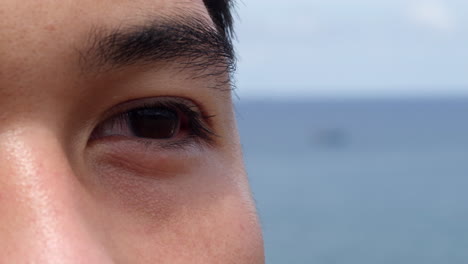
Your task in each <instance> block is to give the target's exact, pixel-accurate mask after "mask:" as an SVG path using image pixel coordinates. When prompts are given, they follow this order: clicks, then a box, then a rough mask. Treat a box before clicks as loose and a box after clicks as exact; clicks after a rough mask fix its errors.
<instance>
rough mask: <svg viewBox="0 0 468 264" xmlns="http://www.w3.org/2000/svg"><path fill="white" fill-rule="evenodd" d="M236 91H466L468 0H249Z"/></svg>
mask: <svg viewBox="0 0 468 264" xmlns="http://www.w3.org/2000/svg"><path fill="white" fill-rule="evenodd" d="M237 7H238V8H237V9H238V14H239V19H238V21H237V34H238V43H237V44H236V45H237V51H238V53H239V57H240V61H239V71H238V74H237V80H238V82H237V83H238V87H239V90H238V94H239V95H240V96H241V97H251V96H262V97H263V96H265V95H270V96H296V97H297V96H300V97H302V96H306V95H307V96H319V95H325V96H334V95H345V96H349V95H351V96H369V95H370V96H382V95H383V96H386V95H423V96H427V95H439V94H461V93H464V94H468V15H467V14H468V1H467V0H289V1H285V0H281V1H280V0H251V1H247V0H244V1H243V2H241V1H238V4H237Z"/></svg>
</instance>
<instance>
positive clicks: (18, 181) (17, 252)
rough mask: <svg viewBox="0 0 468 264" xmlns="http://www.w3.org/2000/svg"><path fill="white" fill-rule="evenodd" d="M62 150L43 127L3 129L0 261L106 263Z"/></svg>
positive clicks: (0, 180)
mask: <svg viewBox="0 0 468 264" xmlns="http://www.w3.org/2000/svg"><path fill="white" fill-rule="evenodd" d="M62 149H63V148H61V147H60V144H59V143H58V140H56V139H55V138H54V136H53V135H51V134H50V133H48V132H46V131H41V130H40V129H29V130H28V129H23V130H14V131H9V132H6V133H2V134H0V189H1V190H2V191H1V193H0V214H2V217H0V237H1V239H0V262H1V263H3V261H6V260H7V261H8V262H9V263H23V262H28V263H29V262H34V263H36V262H39V263H81V262H83V261H85V262H87V263H91V262H90V261H99V262H100V263H105V262H107V261H105V258H104V254H103V253H102V250H100V245H99V243H98V242H97V240H94V239H93V237H92V233H90V231H89V228H87V226H86V224H85V222H84V221H83V215H82V214H81V213H80V210H79V208H80V206H79V200H78V198H77V197H79V195H78V193H79V192H80V188H79V187H80V186H79V183H78V181H77V180H76V178H75V177H74V175H73V172H72V170H71V169H70V167H69V166H68V165H67V164H68V162H67V159H66V156H65V155H63V151H62ZM2 251H3V252H2ZM2 258H4V259H3V260H2ZM83 258H86V260H84V259H83ZM92 259H94V260H92ZM98 259H99V260H98ZM14 260H17V261H18V262H15V261H14ZM12 261H13V262H12Z"/></svg>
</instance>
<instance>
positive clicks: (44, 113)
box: [0, 0, 264, 264]
mask: <svg viewBox="0 0 468 264" xmlns="http://www.w3.org/2000/svg"><path fill="white" fill-rule="evenodd" d="M183 10H188V11H186V12H187V14H190V15H191V16H195V17H197V18H199V19H202V20H204V21H206V22H207V23H209V24H212V21H211V20H210V18H209V15H208V13H207V10H206V8H205V6H204V5H203V3H202V1H200V0H172V1H169V0H168V1H165V0H152V1H145V0H118V1H116V0H114V1H111V0H79V1H78V0H41V1H34V0H24V1H17V0H4V1H2V3H1V4H0V17H1V18H2V19H1V20H0V62H1V63H0V174H1V175H0V190H1V192H0V212H1V214H2V216H1V217H0V238H1V239H0V262H1V263H171V264H176V263H204V264H207V263H237V264H238V263H264V257H263V243H262V237H261V232H260V228H259V224H258V220H257V216H256V212H255V207H254V204H253V202H252V198H251V196H250V190H249V187H248V182H247V177H246V173H245V170H244V167H243V162H242V158H241V151H240V144H239V138H238V135H237V132H236V131H237V130H236V125H235V119H234V114H233V110H232V104H231V96H230V92H226V91H221V90H226V89H212V88H207V87H209V86H211V84H214V83H216V82H217V81H219V80H217V78H220V77H219V76H218V77H213V76H205V77H203V78H193V76H194V74H193V72H189V71H185V70H180V68H178V67H177V64H175V63H171V62H160V63H155V64H151V65H144V66H128V67H123V68H119V69H118V70H107V71H103V72H100V73H99V74H84V73H83V69H82V68H81V66H80V65H79V59H80V56H79V52H77V50H79V49H81V47H83V46H85V44H86V43H87V40H88V39H89V32H90V31H91V30H92V29H93V28H96V27H100V28H115V27H119V26H122V25H123V24H125V23H138V22H139V21H140V20H143V19H146V18H148V17H149V16H152V17H158V16H164V17H166V18H167V17H169V18H170V17H171V16H176V15H177V16H180V15H181V12H182V13H183V12H184V11H183ZM224 85H225V86H226V87H225V88H229V87H227V86H228V84H224ZM162 96H163V97H176V98H184V99H186V100H189V101H191V102H193V103H194V104H195V105H197V107H199V108H200V109H201V111H205V112H206V113H209V114H213V115H215V117H213V118H211V119H210V124H211V126H212V129H213V130H214V132H215V133H216V134H217V135H218V136H217V137H216V139H215V142H214V143H212V144H202V143H200V144H198V143H195V144H191V145H188V146H184V147H179V148H174V147H173V148H168V147H163V143H164V142H163V143H161V142H159V143H158V142H156V143H154V142H153V143H151V142H146V141H145V142H144V143H142V141H141V140H138V139H135V138H132V137H109V138H102V139H99V140H90V135H91V134H92V132H93V130H94V129H95V127H96V126H97V125H98V124H100V123H101V122H102V121H103V120H105V119H106V118H107V116H106V113H108V111H113V109H115V107H116V106H118V105H121V104H122V103H125V102H129V101H132V102H134V101H136V102H138V100H141V99H145V98H158V97H162ZM180 137H183V135H181V136H180Z"/></svg>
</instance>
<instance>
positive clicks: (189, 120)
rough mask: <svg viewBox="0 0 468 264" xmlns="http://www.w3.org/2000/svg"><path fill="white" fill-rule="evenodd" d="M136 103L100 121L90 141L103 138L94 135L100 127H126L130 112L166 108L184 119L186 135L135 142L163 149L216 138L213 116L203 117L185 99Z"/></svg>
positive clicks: (147, 100) (151, 100)
mask: <svg viewBox="0 0 468 264" xmlns="http://www.w3.org/2000/svg"><path fill="white" fill-rule="evenodd" d="M138 101H139V100H136V101H135V102H133V101H132V103H131V106H127V107H126V104H124V105H122V106H121V107H117V108H120V109H118V110H117V111H115V112H116V113H115V114H110V115H109V116H110V117H108V118H107V119H104V121H102V122H101V123H99V125H97V126H96V128H95V130H94V131H93V133H92V134H91V137H90V140H97V139H101V138H103V137H99V136H96V134H97V133H99V131H100V127H101V126H104V125H110V126H112V127H114V126H116V125H117V126H122V127H123V126H128V125H129V124H128V123H129V122H128V120H129V117H130V113H131V112H132V111H138V110H146V109H148V110H151V109H155V108H166V109H170V110H175V111H176V112H178V113H179V114H181V117H180V119H181V120H182V119H185V125H186V126H187V127H186V130H187V135H186V136H184V137H183V138H178V137H177V136H176V138H170V139H150V138H140V137H135V138H134V139H135V140H136V141H139V142H142V143H144V144H145V145H152V144H153V143H156V144H158V145H159V146H160V147H165V148H178V147H184V146H187V145H190V144H193V143H207V144H208V145H211V144H213V143H214V139H215V137H217V135H216V134H215V133H214V132H213V130H212V129H211V128H210V126H209V125H210V122H209V120H210V119H211V118H213V117H214V115H204V114H202V112H200V111H197V110H194V108H197V106H196V105H194V104H193V103H192V102H190V101H188V100H187V99H183V98H169V97H160V98H154V99H143V102H142V103H138ZM181 122H182V121H181ZM181 126H182V124H181ZM181 128H182V127H181ZM104 137H105V136H104Z"/></svg>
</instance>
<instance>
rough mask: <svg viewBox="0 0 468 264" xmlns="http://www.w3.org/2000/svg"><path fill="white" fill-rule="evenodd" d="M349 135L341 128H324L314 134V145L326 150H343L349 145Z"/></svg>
mask: <svg viewBox="0 0 468 264" xmlns="http://www.w3.org/2000/svg"><path fill="white" fill-rule="evenodd" d="M349 141H350V136H349V133H348V132H347V131H346V130H344V129H341V128H326V129H322V130H320V131H318V132H317V133H315V135H314V137H313V142H314V143H315V145H318V146H321V147H326V148H344V147H346V146H347V145H348V144H349Z"/></svg>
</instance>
